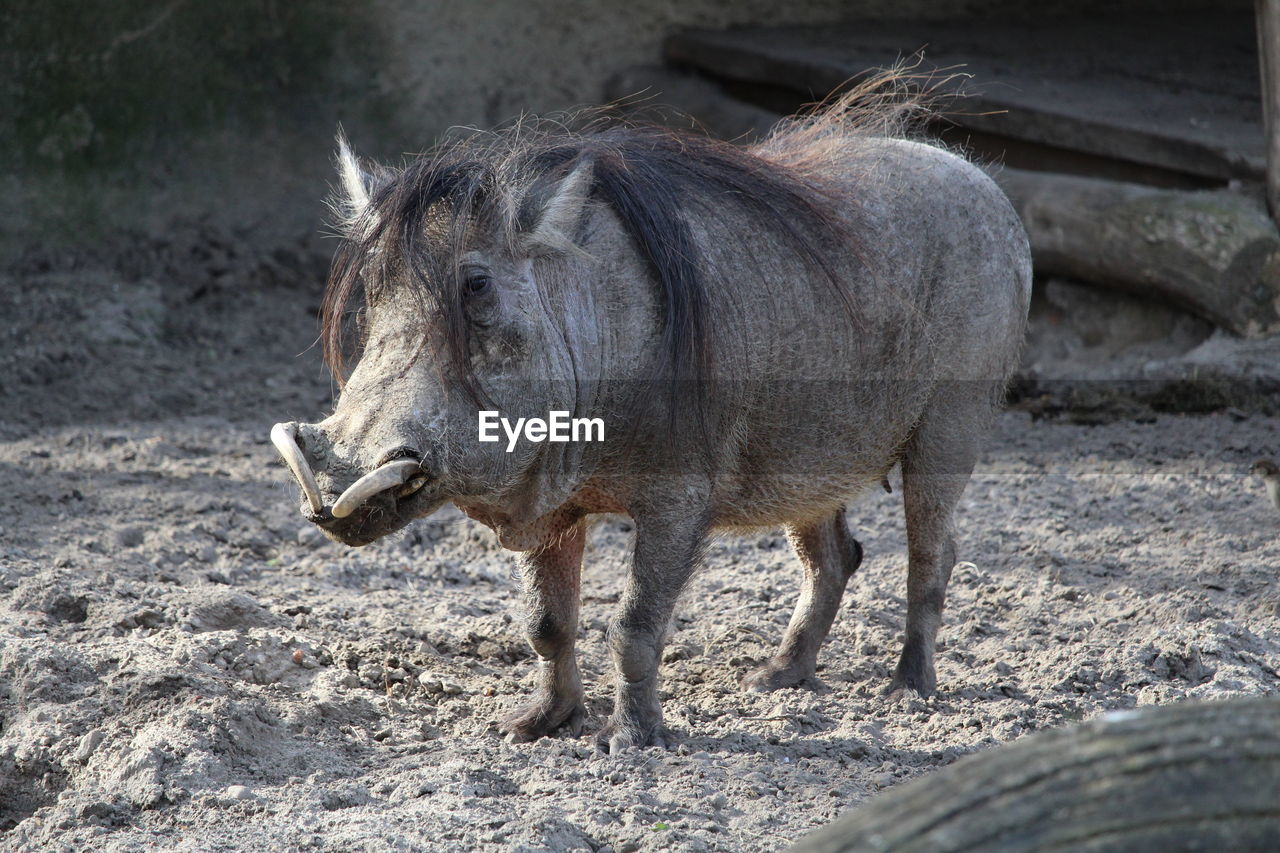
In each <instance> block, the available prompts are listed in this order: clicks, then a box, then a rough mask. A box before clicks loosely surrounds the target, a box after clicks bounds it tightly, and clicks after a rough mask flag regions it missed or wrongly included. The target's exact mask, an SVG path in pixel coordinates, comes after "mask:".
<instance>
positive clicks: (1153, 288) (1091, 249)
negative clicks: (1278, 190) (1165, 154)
mask: <svg viewBox="0 0 1280 853" xmlns="http://www.w3.org/2000/svg"><path fill="white" fill-rule="evenodd" d="M992 176H993V177H994V178H995V179H996V181H997V182H998V183H999V184H1000V186H1001V188H1002V189H1003V190H1004V191H1005V193H1006V194H1008V196H1009V198H1010V200H1011V201H1013V205H1014V207H1015V208H1016V209H1017V211H1018V215H1019V216H1021V217H1022V222H1023V224H1024V225H1025V226H1026V228H1027V235H1028V237H1029V238H1030V240H1031V253H1032V257H1033V259H1034V261H1035V266H1036V272H1038V273H1042V274H1051V275H1063V276H1069V277H1071V278H1075V279H1079V280H1081V281H1086V282H1089V283H1091V284H1095V285H1107V286H1112V287H1116V288H1120V289H1122V290H1127V291H1129V292H1131V293H1134V294H1137V295H1139V296H1146V297H1155V298H1160V299H1164V300H1166V301H1168V302H1171V303H1173V304H1175V305H1178V306H1179V307H1181V308H1184V309H1185V310H1187V311H1190V312H1191V313H1193V314H1196V315H1198V316H1201V317H1203V318H1205V319H1206V320H1208V321H1210V322H1211V323H1213V324H1214V325H1217V326H1220V327H1222V328H1224V329H1227V330H1228V331H1230V332H1234V333H1235V334H1238V335H1245V336H1248V337H1256V336H1259V335H1263V334H1266V333H1268V332H1273V331H1276V330H1277V329H1278V328H1280V314H1277V298H1278V297H1280V232H1277V230H1276V226H1275V223H1274V222H1272V220H1271V218H1270V217H1269V216H1268V215H1267V211H1266V208H1265V207H1263V205H1262V204H1260V203H1259V202H1257V201H1255V200H1253V199H1251V198H1249V197H1247V196H1244V195H1241V194H1239V193H1233V192H1228V191H1225V190H1212V191H1211V190H1200V191H1194V192H1192V191H1184V190H1162V189H1155V188H1153V187H1146V186H1142V185H1140V184H1127V183H1120V182H1118V181H1107V180H1100V179H1097V178H1082V177H1076V176H1074V175H1061V174H1054V173H1050V172H1030V171H1026V170H1022V169H998V168H997V169H992Z"/></svg>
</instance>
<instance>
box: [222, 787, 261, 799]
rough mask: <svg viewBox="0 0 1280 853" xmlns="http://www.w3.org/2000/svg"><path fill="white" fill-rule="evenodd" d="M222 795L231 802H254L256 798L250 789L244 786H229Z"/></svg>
mask: <svg viewBox="0 0 1280 853" xmlns="http://www.w3.org/2000/svg"><path fill="white" fill-rule="evenodd" d="M223 793H224V794H225V795H226V796H227V797H229V798H230V799H233V800H256V799H257V798H258V795H257V794H255V793H254V792H253V789H252V788H249V787H246V786H244V785H231V786H229V787H228V788H227V790H226V791H224V792H223Z"/></svg>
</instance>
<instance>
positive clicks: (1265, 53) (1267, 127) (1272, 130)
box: [1254, 0, 1280, 223]
mask: <svg viewBox="0 0 1280 853" xmlns="http://www.w3.org/2000/svg"><path fill="white" fill-rule="evenodd" d="M1254 9H1255V12H1256V18H1257V28H1258V66H1259V72H1260V76H1261V78H1262V124H1263V131H1264V133H1265V134H1266V152H1267V206H1268V207H1269V208H1270V209H1271V216H1272V218H1273V219H1275V220H1276V222H1277V223H1280V0H1254Z"/></svg>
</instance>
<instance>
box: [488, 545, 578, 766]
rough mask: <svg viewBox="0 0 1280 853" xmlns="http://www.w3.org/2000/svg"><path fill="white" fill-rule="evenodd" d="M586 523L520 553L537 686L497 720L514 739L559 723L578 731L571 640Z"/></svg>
mask: <svg viewBox="0 0 1280 853" xmlns="http://www.w3.org/2000/svg"><path fill="white" fill-rule="evenodd" d="M585 542H586V522H584V521H578V522H577V523H575V524H573V525H572V526H571V527H569V528H568V529H567V530H565V531H564V532H563V533H562V534H561V535H560V536H559V537H558V538H556V539H554V540H552V541H551V542H550V543H548V544H547V545H545V546H543V547H542V548H540V549H539V550H537V551H531V552H528V553H527V554H524V555H522V557H521V565H520V570H521V576H522V579H523V582H524V590H525V598H526V599H527V606H528V633H529V643H530V644H531V645H532V646H533V650H534V651H535V652H537V654H538V686H537V688H536V690H535V691H534V695H533V698H532V699H531V700H530V701H529V702H528V703H526V704H525V705H522V706H521V707H519V708H517V709H516V710H515V711H514V712H513V713H512V714H511V715H510V716H509V717H507V718H506V719H505V720H503V721H502V723H501V729H502V730H503V731H504V732H506V733H507V735H508V737H509V739H510V740H512V741H513V742H515V743H524V742H527V741H531V740H537V739H538V738H540V737H544V736H546V735H549V734H551V733H552V732H554V731H555V730H556V729H558V728H560V727H561V726H564V727H566V728H567V729H568V730H569V731H570V733H572V734H574V735H579V734H581V733H582V723H583V720H584V718H585V716H586V708H585V706H584V705H583V704H582V681H581V678H580V676H579V674H578V661H577V657H576V655H575V653H574V644H575V641H576V640H577V635H578V593H579V585H580V578H581V575H582V549H583V545H584V543H585Z"/></svg>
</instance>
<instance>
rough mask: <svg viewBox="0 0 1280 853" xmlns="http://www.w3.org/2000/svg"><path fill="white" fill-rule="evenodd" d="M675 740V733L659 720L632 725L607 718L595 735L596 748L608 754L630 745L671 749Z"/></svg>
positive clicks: (613, 753) (614, 753)
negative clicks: (644, 724) (606, 721)
mask: <svg viewBox="0 0 1280 853" xmlns="http://www.w3.org/2000/svg"><path fill="white" fill-rule="evenodd" d="M675 742H676V739H675V735H673V734H672V733H671V730H670V729H668V728H666V727H665V726H663V725H662V723H661V722H659V723H657V724H656V725H653V726H632V725H626V724H620V723H618V722H616V721H614V720H609V722H608V723H606V724H605V727H604V728H603V729H601V730H600V732H599V733H598V734H597V735H596V749H598V750H600V751H601V752H603V753H606V754H608V755H617V754H618V753H620V752H622V751H623V750H624V749H626V748H627V747H631V746H635V747H644V746H657V747H661V748H662V749H671V748H672V747H673V746H675Z"/></svg>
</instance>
